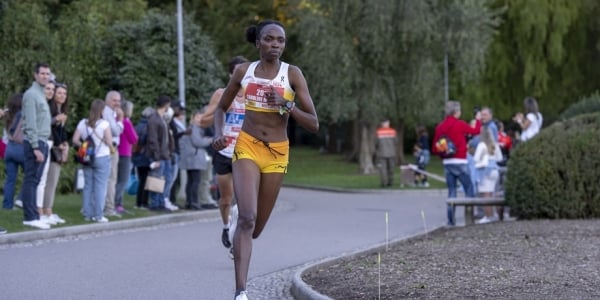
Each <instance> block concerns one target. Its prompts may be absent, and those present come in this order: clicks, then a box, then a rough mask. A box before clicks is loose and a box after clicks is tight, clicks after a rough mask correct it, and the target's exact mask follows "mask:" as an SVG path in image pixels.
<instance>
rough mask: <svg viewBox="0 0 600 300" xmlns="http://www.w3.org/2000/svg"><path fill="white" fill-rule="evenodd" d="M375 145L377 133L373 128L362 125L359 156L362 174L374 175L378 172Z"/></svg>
mask: <svg viewBox="0 0 600 300" xmlns="http://www.w3.org/2000/svg"><path fill="white" fill-rule="evenodd" d="M374 145H375V132H374V131H373V130H372V126H369V125H368V124H364V123H362V124H361V125H360V147H359V155H358V162H359V165H360V173H361V174H372V173H374V172H376V171H377V170H376V169H375V165H374V164H373V152H374V149H375V147H374Z"/></svg>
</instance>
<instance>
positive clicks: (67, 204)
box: [0, 194, 156, 232]
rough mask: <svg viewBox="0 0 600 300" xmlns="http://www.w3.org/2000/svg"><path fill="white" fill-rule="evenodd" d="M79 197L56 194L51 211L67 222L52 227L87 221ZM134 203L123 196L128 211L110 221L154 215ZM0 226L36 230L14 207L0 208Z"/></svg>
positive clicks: (13, 230)
mask: <svg viewBox="0 0 600 300" xmlns="http://www.w3.org/2000/svg"><path fill="white" fill-rule="evenodd" d="M81 199H82V196H81V194H68V195H56V199H55V200H54V208H53V211H54V213H56V214H58V215H59V216H60V217H61V218H63V219H65V220H66V221H67V223H66V224H63V225H54V226H52V228H58V227H64V226H72V225H80V224H86V223H89V222H86V221H84V220H83V215H82V214H81V213H80V210H81ZM134 204H135V197H134V196H129V195H127V196H126V197H125V209H126V210H127V211H128V213H125V214H123V216H122V217H121V218H118V217H110V218H109V219H110V221H111V222H112V221H118V220H126V219H132V218H140V217H146V216H153V215H156V213H154V212H151V211H148V210H139V209H134V208H133V206H134ZM0 226H2V227H4V228H6V229H7V230H8V232H20V231H27V230H37V229H32V228H30V227H28V226H24V225H23V210H22V209H20V208H16V207H15V208H14V209H13V210H5V209H0Z"/></svg>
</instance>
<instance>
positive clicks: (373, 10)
mask: <svg viewBox="0 0 600 300" xmlns="http://www.w3.org/2000/svg"><path fill="white" fill-rule="evenodd" d="M449 2H451V3H450V4H447V3H448V2H447V1H439V2H438V1H409V0H404V1H385V0H378V1H367V2H365V1H359V0H352V1H342V0H333V1H310V2H309V1H307V2H306V3H305V6H304V7H303V15H302V17H301V18H299V20H300V21H299V23H298V24H297V26H296V28H298V30H297V31H296V33H297V35H298V37H299V42H301V43H303V44H302V49H301V51H300V52H299V53H300V57H299V59H298V61H299V64H300V65H301V66H302V67H303V70H305V72H306V73H307V78H308V80H309V83H310V84H311V90H312V93H313V94H315V95H318V96H316V97H315V103H316V107H317V111H318V112H319V117H320V118H321V120H322V121H323V122H324V123H325V124H327V125H329V126H330V127H331V126H335V125H338V124H341V123H343V122H346V121H352V122H355V126H354V128H355V133H354V139H355V141H354V143H353V145H354V147H353V149H354V153H356V155H357V157H358V160H359V163H360V169H361V172H362V173H369V172H372V171H373V169H374V167H373V162H372V159H371V158H372V154H373V150H374V149H373V146H372V145H374V142H373V138H374V129H375V128H376V125H377V124H378V123H379V121H380V120H382V119H384V118H390V119H391V120H392V124H395V127H396V128H397V130H398V134H399V136H400V140H401V141H403V135H404V127H405V126H407V125H411V126H413V125H414V124H415V123H416V122H432V120H439V118H440V113H441V112H440V110H439V107H440V104H441V103H442V102H441V101H440V100H441V99H443V98H442V91H443V90H442V72H441V71H442V63H441V62H442V61H443V60H442V59H441V57H442V56H443V53H444V49H452V50H453V52H452V53H453V56H454V57H455V59H454V60H455V62H456V63H455V64H454V65H455V66H458V68H456V69H455V73H456V74H458V75H462V74H463V72H464V73H465V75H464V76H462V77H460V78H469V79H470V78H474V77H476V76H477V74H478V73H477V72H476V70H478V68H481V67H482V64H481V61H482V57H483V55H484V54H485V48H486V45H487V44H486V43H487V41H489V40H490V35H491V34H492V33H493V30H487V29H486V30H472V29H470V28H467V27H468V26H464V25H461V26H458V25H457V26H450V27H448V26H447V25H448V24H447V23H445V21H447V19H446V18H444V15H443V14H442V13H441V12H442V11H443V12H445V13H446V11H445V10H442V9H441V8H440V7H439V6H442V5H449V7H451V8H452V10H451V11H452V12H454V13H453V14H452V17H453V18H456V19H459V20H457V21H454V22H455V23H456V24H459V25H460V24H466V23H469V22H471V24H472V26H473V27H476V26H483V27H492V28H493V26H494V23H493V17H494V13H490V12H488V10H487V9H488V7H487V6H486V5H487V2H483V3H482V4H480V3H481V2H480V1H474V0H454V1H449ZM456 12H460V13H456ZM467 35H472V37H470V38H464V36H467ZM445 42H448V43H451V44H450V45H451V47H450V48H448V47H446V48H444V47H443V45H444V43H445ZM474 44H477V46H478V47H477V48H476V49H473V50H469V49H465V48H467V47H473V45H474ZM446 45H447V44H446ZM464 66H468V67H464ZM399 148H400V149H403V144H401V147H399ZM400 155H401V158H402V153H400Z"/></svg>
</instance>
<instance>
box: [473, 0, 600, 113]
mask: <svg viewBox="0 0 600 300" xmlns="http://www.w3.org/2000/svg"><path fill="white" fill-rule="evenodd" d="M496 6H504V7H506V11H505V13H504V14H503V15H502V19H503V24H502V25H501V26H500V28H499V34H498V35H497V36H496V38H495V39H494V41H493V43H492V45H491V47H490V49H489V51H488V54H487V59H486V60H487V61H488V63H487V64H486V69H485V71H484V74H483V78H482V81H481V83H482V84H481V85H477V86H467V87H465V89H464V90H463V91H462V92H461V94H462V95H464V98H466V99H476V100H471V102H470V103H471V104H474V102H475V101H485V102H487V103H490V105H491V106H492V107H493V108H494V109H495V111H496V115H497V116H498V117H499V118H501V119H510V117H511V116H512V114H514V113H515V112H516V111H519V110H521V109H522V106H523V103H522V101H523V99H524V98H525V97H526V96H535V97H536V98H538V101H539V102H540V109H541V110H542V112H543V113H544V114H545V116H546V117H545V119H546V120H552V119H554V117H555V116H557V115H558V113H559V112H560V111H562V110H563V109H565V108H566V107H568V106H569V104H571V103H574V102H576V101H577V100H578V99H579V98H580V97H581V96H583V95H587V94H590V93H592V92H593V91H594V90H595V89H596V88H597V79H596V78H598V76H600V74H599V69H598V67H597V66H596V65H595V64H594V62H596V61H598V58H599V57H598V54H599V52H598V50H597V48H596V44H597V43H598V37H599V35H598V29H599V28H598V22H596V21H595V20H596V19H597V15H598V8H599V5H598V3H597V1H593V0H581V1H569V0H556V1H545V0H497V1H496ZM544 123H546V124H548V122H544Z"/></svg>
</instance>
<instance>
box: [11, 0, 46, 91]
mask: <svg viewBox="0 0 600 300" xmlns="http://www.w3.org/2000/svg"><path fill="white" fill-rule="evenodd" d="M0 45H2V47H0V74H3V78H2V84H0V93H1V94H2V97H3V98H4V99H6V98H8V96H9V95H11V94H13V93H17V92H24V91H25V90H26V89H27V88H28V87H29V86H30V85H31V82H32V81H33V72H34V70H33V67H34V65H35V64H36V63H37V62H40V61H45V62H51V61H50V53H52V52H53V46H54V43H53V39H52V34H51V29H50V27H49V26H48V12H47V8H46V6H45V5H44V4H43V3H41V1H20V0H8V1H2V3H1V4H0Z"/></svg>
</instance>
